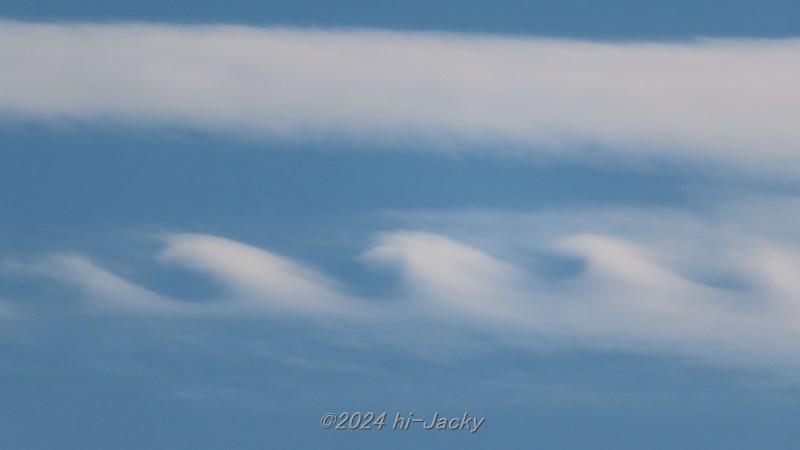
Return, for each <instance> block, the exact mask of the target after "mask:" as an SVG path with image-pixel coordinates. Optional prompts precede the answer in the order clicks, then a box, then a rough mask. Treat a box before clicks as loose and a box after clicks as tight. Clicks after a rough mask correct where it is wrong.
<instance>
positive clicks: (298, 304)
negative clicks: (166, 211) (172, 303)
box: [161, 234, 363, 314]
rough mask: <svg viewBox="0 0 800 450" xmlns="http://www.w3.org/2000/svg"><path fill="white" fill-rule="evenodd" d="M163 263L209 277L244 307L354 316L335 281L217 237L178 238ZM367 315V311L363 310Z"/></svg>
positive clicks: (163, 255)
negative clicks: (220, 284)
mask: <svg viewBox="0 0 800 450" xmlns="http://www.w3.org/2000/svg"><path fill="white" fill-rule="evenodd" d="M167 242H168V245H167V247H166V248H165V249H164V251H163V252H162V253H161V260H162V261H165V262H170V263H175V264H178V265H181V266H183V267H186V268H189V269H194V270H198V271H201V272H205V273H207V274H208V275H210V276H211V277H213V278H215V279H218V280H220V281H222V282H223V283H225V285H226V286H228V287H229V288H230V289H231V290H232V291H234V292H235V293H236V297H237V298H238V302H239V304H240V305H241V306H247V307H250V308H253V309H264V310H283V311H293V312H310V313H325V314H352V313H355V312H357V310H356V309H355V308H353V305H352V302H353V301H352V300H351V299H349V298H347V297H346V296H345V295H343V294H340V293H339V292H338V289H339V286H337V283H335V282H333V281H332V280H330V279H328V278H326V277H324V276H322V275H320V274H318V273H316V272H314V271H313V270H310V269H308V268H305V267H303V266H301V265H299V264H297V263H294V262H292V261H290V260H288V259H286V258H283V257H280V256H277V255H274V254H272V253H269V252H267V251H264V250H261V249H258V248H254V247H251V246H249V245H245V244H241V243H239V242H235V241H231V240H228V239H223V238H219V237H216V236H209V235H202V234H175V235H171V236H169V237H168V238H167ZM362 312H363V311H362Z"/></svg>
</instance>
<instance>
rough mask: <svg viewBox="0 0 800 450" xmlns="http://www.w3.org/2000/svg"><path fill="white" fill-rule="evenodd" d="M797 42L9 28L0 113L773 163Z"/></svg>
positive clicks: (791, 152)
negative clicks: (629, 41)
mask: <svg viewBox="0 0 800 450" xmlns="http://www.w3.org/2000/svg"><path fill="white" fill-rule="evenodd" d="M798 51H800V40H797V39H783V40H737V39H729V40H697V41H693V42H677V43H676V42H668V43H653V42H633V43H607V42H605V43H604V42H581V41H569V40H554V39H537V38H512V37H500V36H490V35H468V34H443V33H411V32H391V31H376V30H333V31H331V30H316V29H282V28H251V27H241V26H178V25H147V24H109V25H95V24H59V25H54V24H37V23H18V22H2V23H0V61H4V62H5V64H4V70H3V71H2V72H0V111H2V113H3V114H4V115H5V116H6V117H17V118H18V117H27V118H29V119H43V120H47V119H54V118H55V119H58V118H67V119H75V120H85V121H107V120H112V121H121V122H127V123H143V122H144V123H151V124H173V125H178V126H188V127H196V128H202V129H208V130H225V131H230V132H245V133H250V134H252V133H254V134H260V135H269V136H280V137H284V138H290V139H309V138H311V139H314V138H315V136H316V137H317V138H318V137H320V136H325V137H336V136H338V137H342V138H345V139H355V140H364V141H366V142H370V143H376V142H377V143H381V142H383V143H393V142H397V141H403V142H405V143H407V144H410V143H417V144H431V143H433V144H435V145H433V146H430V145H427V146H425V145H403V146H400V147H402V148H420V147H422V146H425V147H426V148H441V147H442V145H441V144H442V143H449V144H454V143H455V144H457V145H455V146H452V147H457V148H458V149H463V150H475V151H485V152H493V153H509V152H517V153H544V154H548V155H555V156H560V157H575V158H587V157H588V158H594V157H600V158H603V157H606V158H607V157H608V156H612V155H613V156H618V157H620V158H626V159H631V158H633V159H648V158H656V159H659V158H680V159H683V160H690V161H695V162H698V161H699V162H710V163H714V164H720V163H721V164H726V165H733V166H737V167H740V168H747V169H769V170H778V171H780V170H782V168H784V167H787V165H791V164H796V163H797V162H798V156H797V155H798V154H799V153H798V152H797V149H798V145H800V132H799V131H798V127H797V126H796V123H795V122H796V120H795V118H796V117H798V116H800V91H798V89H796V80H797V79H798V78H800V62H798V59H797V54H798ZM487 144H489V145H487ZM587 146H589V147H591V148H592V150H591V152H589V151H588V150H585V149H586V148H587ZM580 149H584V150H580Z"/></svg>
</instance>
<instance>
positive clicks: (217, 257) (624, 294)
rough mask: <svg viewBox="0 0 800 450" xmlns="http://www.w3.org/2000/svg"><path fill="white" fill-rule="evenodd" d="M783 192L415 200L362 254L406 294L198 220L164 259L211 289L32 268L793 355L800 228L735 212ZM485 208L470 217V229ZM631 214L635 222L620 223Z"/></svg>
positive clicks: (644, 345) (154, 298)
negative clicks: (454, 205) (627, 206)
mask: <svg viewBox="0 0 800 450" xmlns="http://www.w3.org/2000/svg"><path fill="white" fill-rule="evenodd" d="M789 203H791V201H788V202H783V203H782V205H778V204H773V205H772V206H768V205H767V206H765V205H760V206H758V207H754V206H747V205H745V206H742V205H734V206H732V207H729V208H721V209H718V210H715V211H709V212H706V213H704V214H689V213H685V212H677V211H668V210H661V211H659V210H604V211H590V212H587V211H583V212H574V213H570V212H568V211H567V212H562V213H561V214H558V215H552V213H548V214H550V215H548V214H516V215H513V217H512V216H507V217H505V218H503V215H502V214H500V213H478V212H476V213H471V214H466V215H464V214H462V215H461V216H459V215H458V214H442V213H432V214H429V217H427V218H422V217H421V216H419V215H418V216H417V217H416V218H411V219H409V220H410V221H416V222H417V223H419V224H421V223H423V222H425V221H427V225H426V226H425V228H426V229H428V230H430V231H425V232H422V231H396V232H389V233H384V234H381V235H379V236H378V238H377V241H376V242H375V245H374V246H372V247H371V248H369V249H367V250H366V251H365V252H364V253H363V255H362V256H361V259H362V261H364V262H365V263H368V264H373V265H375V264H377V265H381V266H387V267H390V268H392V269H393V270H394V271H396V273H397V274H398V275H399V277H398V282H399V283H400V285H401V286H402V287H403V289H402V291H401V292H402V294H392V296H394V297H395V298H388V299H387V298H357V297H355V296H353V295H350V294H348V289H347V287H346V286H343V285H341V284H340V283H337V282H334V281H331V280H330V279H329V278H327V277H325V276H323V275H321V274H320V273H318V272H316V271H314V270H311V269H309V268H307V267H306V266H305V265H303V264H300V263H297V262H294V261H291V260H289V259H287V258H285V257H281V256H278V255H275V254H272V253H270V252H268V251H266V250H262V249H259V248H255V247H252V246H249V245H246V244H243V243H239V242H235V241H231V240H227V239H223V238H219V237H216V236H210V235H200V234H174V235H171V236H169V237H168V238H167V239H166V241H165V248H164V250H163V251H162V253H161V255H160V259H161V261H162V262H164V263H171V264H177V265H179V266H181V267H183V268H185V269H189V270H192V271H199V272H201V273H205V274H207V275H208V276H210V277H212V278H213V279H216V280H218V281H221V282H222V285H223V287H222V289H221V295H220V296H219V300H218V301H213V302H192V301H190V300H182V299H175V298H169V297H167V296H164V295H161V294H158V293H156V292H154V291H152V290H150V289H148V288H145V287H142V286H139V285H137V284H135V283H133V282H131V281H127V280H124V279H122V278H121V277H119V276H117V275H114V274H112V273H111V272H110V271H108V270H106V269H103V268H101V267H99V266H97V265H96V264H94V263H91V262H89V261H88V260H87V259H85V258H82V257H77V256H56V257H50V258H47V259H46V260H45V261H44V262H43V263H40V264H38V265H37V271H38V273H40V274H45V275H47V276H49V277H51V278H53V279H56V280H62V281H63V280H66V281H69V282H71V283H74V284H76V285H78V286H80V287H81V288H82V289H83V290H84V292H85V293H86V297H87V300H89V302H90V304H91V305H94V307H95V308H96V309H98V310H101V311H102V310H104V311H114V312H124V313H129V312H136V313H147V314H157V315H164V314H170V315H175V314H177V315H198V314H199V315H203V316H211V317H214V316H231V315H239V316H242V315H244V316H253V317H258V316H259V315H261V316H264V317H271V316H275V315H280V316H281V317H289V316H295V317H297V318H315V317H317V318H318V317H327V318H329V319H332V320H333V321H334V322H339V323H342V324H343V323H349V324H359V323H360V324H363V325H365V327H359V329H361V330H362V332H363V331H364V330H375V331H374V332H376V333H380V332H383V331H388V328H386V327H387V326H388V325H391V326H399V328H402V329H405V330H408V329H419V331H420V333H423V334H424V329H425V327H427V326H430V325H431V324H433V326H434V327H436V324H440V325H441V326H442V327H446V328H447V329H457V328H461V329H463V330H470V331H479V332H481V333H483V334H486V335H491V336H493V337H494V338H495V339H496V342H498V343H505V344H506V345H530V346H536V347H540V346H542V345H554V346H577V347H585V348H593V349H615V350H620V349H622V350H628V351H635V352H644V353H656V354H677V355H686V356H692V357H695V358H698V359H702V360H708V361H717V362H736V363H741V364H767V365H774V366H780V367H791V368H797V367H798V366H799V365H800V352H798V350H797V348H798V347H797V343H798V342H800V331H798V329H797V326H796V324H797V322H798V320H800V301H798V298H800V283H798V282H797V280H798V279H800V248H798V247H797V246H796V245H795V244H794V243H793V242H796V239H797V236H796V232H792V231H791V230H789V228H790V227H787V228H786V230H784V231H787V232H789V233H794V235H792V234H784V233H783V232H781V231H780V230H776V229H774V228H773V229H765V228H763V226H765V225H768V224H770V223H773V222H774V221H772V220H771V219H769V217H762V218H761V219H759V220H756V221H754V222H750V223H748V222H747V219H746V218H748V217H753V215H754V214H753V212H754V211H756V210H759V211H761V213H766V212H769V211H772V212H771V213H772V214H773V215H780V214H781V211H785V208H786V205H787V204H789ZM481 215H484V216H486V217H485V218H484V219H485V220H483V222H482V223H483V225H482V227H483V229H482V231H479V230H478V231H476V229H474V228H473V229H470V227H474V226H475V224H476V223H480V222H481V217H480V216H481ZM571 215H572V217H570V216H571ZM509 218H510V220H509ZM579 219H580V220H579ZM436 221H438V224H435V223H434V222H436ZM625 223H627V224H628V225H625ZM487 224H488V225H487ZM532 224H536V225H532ZM609 224H613V227H612V228H613V230H616V231H612V230H611V229H609V228H608V227H609ZM627 226H630V227H636V228H638V230H639V232H638V233H630V234H628V233H627V232H625V231H624V230H625V229H626V227H627ZM537 227H538V228H537ZM445 230H449V231H445ZM487 230H488V231H487ZM492 230H494V232H495V233H496V234H495V235H493V234H492ZM448 235H450V236H448ZM454 236H458V237H454ZM689 236H691V238H689ZM676 243H677V244H676ZM680 243H683V245H681V244H680ZM512 247H513V249H512ZM510 249H511V250H510ZM501 255H502V256H501ZM531 255H533V257H534V259H535V257H536V255H550V256H549V257H551V258H562V259H570V260H574V261H578V262H579V263H580V265H581V268H580V269H578V270H572V271H569V272H568V273H563V274H552V273H550V274H548V273H543V272H541V271H538V270H536V267H537V265H536V264H530V263H526V262H524V261H525V260H526V258H528V261H530V258H531V257H532V256H531ZM387 288H388V287H387ZM387 292H394V290H393V289H387ZM387 296H390V295H389V294H387ZM423 324H426V325H423ZM453 327H455V328H453ZM367 332H369V331H367Z"/></svg>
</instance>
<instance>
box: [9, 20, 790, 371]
mask: <svg viewBox="0 0 800 450" xmlns="http://www.w3.org/2000/svg"><path fill="white" fill-rule="evenodd" d="M798 56H800V40H798V39H780V40H746V39H724V40H720V39H715V40H710V39H697V40H692V41H689V42H666V43H655V42H587V41H573V40H562V39H541V38H532V37H498V36H489V35H469V34H444V33H422V32H393V31H377V30H318V29H290V28H253V27H244V26H176V25H147V24H108V25H94V24H44V23H18V22H2V23H0V62H2V67H3V68H2V70H0V119H2V120H5V121H9V122H13V121H20V120H21V121H44V122H51V121H56V122H64V121H66V122H77V123H88V124H100V125H102V124H107V123H114V124H123V125H126V126H131V127H144V129H148V127H152V126H157V127H160V126H168V127H188V128H191V129H200V130H204V131H208V132H222V133H225V134H232V135H234V136H235V135H244V136H247V137H248V138H250V137H253V136H255V137H256V138H264V137H265V138H270V139H272V138H278V139H289V140H301V141H302V140H310V141H315V142H338V143H343V142H344V143H350V144H353V143H355V144H356V146H365V147H369V148H382V149H384V150H387V149H389V148H392V149H395V150H396V149H409V150H415V151H426V150H427V151H433V152H437V151H442V150H447V151H463V152H482V153H484V154H487V155H489V156H492V155H498V156H502V157H506V156H509V155H513V156H518V155H547V156H548V157H552V158H564V159H567V160H574V159H577V160H586V159H589V160H593V161H605V162H608V161H620V160H624V161H630V160H634V161H645V162H646V161H662V160H670V161H678V162H681V163H682V164H685V167H690V168H694V169H701V170H700V171H702V170H705V169H707V168H708V167H710V166H715V165H724V166H728V167H731V168H735V169H738V170H745V171H752V173H754V174H762V175H763V174H765V173H767V174H770V175H771V174H780V175H781V176H784V177H785V176H787V175H788V176H789V179H792V177H793V173H792V169H791V168H793V167H797V164H800V152H798V150H800V127H798V126H797V125H798V124H797V119H798V117H800V89H798V87H797V86H798V84H797V83H798V80H800V58H799V57H798ZM398 143H399V144H400V145H397V144H398ZM76 151H79V150H76ZM220 151H226V150H225V149H220ZM354 170H361V169H359V168H355V169H354ZM177 178H178V176H176V179H177ZM409 183H413V181H409ZM797 210H798V203H797V201H796V200H781V201H775V200H770V199H768V198H767V199H761V200H759V201H757V202H754V203H746V202H742V203H736V202H733V203H732V206H731V205H729V206H726V207H724V208H721V209H718V210H714V211H709V212H706V213H702V214H701V213H692V214H690V213H686V212H679V211H677V210H652V209H651V210H647V209H625V208H621V207H620V208H608V207H606V208H600V209H594V210H586V211H582V210H579V209H574V208H563V209H562V210H559V211H553V212H548V213H544V212H535V211H534V212H531V211H523V212H520V211H517V212H515V211H491V212H489V211H473V212H461V213H458V212H450V213H443V212H436V211H433V212H428V213H422V212H417V213H413V214H412V213H405V215H404V217H405V220H407V223H404V224H403V225H402V226H400V227H399V228H398V229H390V230H387V231H386V232H385V233H384V234H380V235H379V236H378V237H377V238H376V240H375V241H374V242H373V243H372V244H368V243H366V242H365V243H364V251H363V253H362V254H360V255H355V254H354V255H352V256H353V258H354V259H356V258H357V259H359V261H360V262H361V263H362V264H363V265H365V266H366V267H369V268H371V269H372V270H376V271H388V273H390V274H391V275H392V276H393V277H394V278H393V279H394V283H395V285H393V286H392V287H391V288H389V287H387V289H386V290H385V293H384V294H374V293H373V294H369V295H364V294H356V293H355V292H364V291H365V290H363V289H357V288H358V286H353V285H352V283H354V282H352V281H343V280H336V279H334V278H335V277H332V276H329V275H326V274H325V273H324V272H325V271H324V270H321V269H314V268H312V264H309V263H306V262H301V261H295V260H294V259H292V258H290V257H287V256H282V255H278V254H275V253H273V252H271V251H269V250H267V249H263V248H259V247H256V246H251V245H248V244H246V243H242V242H237V241H236V240H233V238H234V236H216V235H209V234H193V233H174V234H170V235H168V236H166V237H163V248H162V250H161V252H160V254H158V255H153V256H154V261H157V263H156V262H154V265H156V264H157V266H156V267H159V268H162V269H163V268H169V270H185V271H189V272H191V273H193V274H194V275H197V276H202V277H205V278H207V279H208V280H212V281H213V283H214V286H216V288H217V289H216V291H214V292H213V293H212V294H209V296H210V297H212V298H204V299H202V301H197V300H198V299H196V298H189V297H186V298H184V297H181V295H179V294H176V293H174V292H173V293H170V294H168V293H162V292H159V289H157V288H151V287H148V286H147V283H143V282H137V281H135V278H136V277H135V271H134V273H127V274H120V273H119V271H117V270H114V269H112V268H111V267H109V266H106V265H105V264H103V263H100V262H98V260H96V259H95V258H92V256H91V255H87V254H84V252H80V249H76V250H78V251H79V252H80V253H66V254H65V253H59V254H53V255H50V256H46V257H42V258H40V259H36V258H33V259H31V258H19V259H13V260H12V259H8V260H6V263H5V267H6V270H7V271H8V270H12V271H18V272H23V273H28V274H33V275H34V276H37V277H39V276H43V277H45V278H47V279H50V280H54V281H55V282H57V283H61V284H67V285H71V286H77V287H78V288H79V290H80V292H81V298H82V300H83V301H84V304H85V306H87V307H88V309H89V310H91V311H93V312H105V313H115V314H125V315H130V316H135V317H141V316H158V317H162V316H168V317H177V318H179V319H184V318H187V317H203V318H212V319H213V318H217V317H257V318H261V317H264V318H286V317H289V318H293V319H297V318H299V319H300V320H305V319H308V320H319V319H320V318H324V320H329V321H334V322H336V323H341V324H355V325H358V326H357V327H356V328H358V329H359V330H362V331H363V330H364V329H365V327H368V326H374V327H376V328H375V330H378V329H380V330H386V329H403V328H411V326H406V325H409V324H417V325H416V327H417V328H416V329H418V331H419V334H423V335H424V334H425V330H424V329H420V328H421V327H422V326H421V325H419V324H421V323H426V324H429V325H430V326H431V327H433V328H435V327H438V326H448V327H451V326H452V327H456V328H460V329H463V330H468V331H478V332H480V333H484V334H486V335H489V336H492V338H493V339H496V340H497V342H501V343H508V344H513V345H523V346H525V345H530V346H536V347H541V346H554V347H558V348H563V347H580V348H591V349H614V350H632V351H641V352H647V353H657V354H677V355H686V356H691V357H697V358H702V359H706V360H708V359H713V360H721V361H726V362H740V363H747V364H751V363H754V362H755V363H758V364H768V365H780V366H791V367H792V368H795V367H797V366H798V365H800V351H799V350H798V348H800V347H798V345H797V344H798V342H799V341H798V339H799V338H800V331H798V330H799V329H798V327H797V323H798V321H800V301H798V298H800V281H799V280H800V248H799V247H798V246H797V242H800V241H798V238H800V235H798V233H797V231H796V230H795V229H792V227H791V226H790V225H787V224H789V223H790V222H791V221H789V220H788V219H786V217H787V211H797ZM401 215H402V214H401ZM794 216H796V215H794ZM795 219H797V218H796V217H795ZM794 223H797V220H794ZM120 259H122V257H120ZM543 261H545V262H543ZM547 261H549V262H547ZM543 267H547V268H548V270H542V268H543ZM554 267H555V268H558V267H561V268H562V269H563V270H553V268H554ZM355 283H357V282H355ZM15 304H16V302H15ZM1 306H2V305H0V307H1ZM0 312H2V309H1V308H0ZM187 320H188V319H187ZM365 324H367V325H365ZM375 334H376V335H377V334H380V333H378V332H377V331H375Z"/></svg>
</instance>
